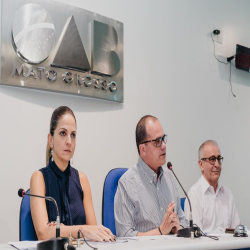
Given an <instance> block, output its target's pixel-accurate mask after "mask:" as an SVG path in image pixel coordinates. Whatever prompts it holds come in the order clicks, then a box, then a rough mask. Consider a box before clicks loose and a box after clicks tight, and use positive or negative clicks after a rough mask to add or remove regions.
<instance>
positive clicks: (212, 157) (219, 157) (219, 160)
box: [201, 155, 224, 165]
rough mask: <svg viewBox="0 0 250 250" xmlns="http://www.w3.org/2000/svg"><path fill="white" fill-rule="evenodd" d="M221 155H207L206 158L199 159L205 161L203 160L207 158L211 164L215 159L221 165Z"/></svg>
mask: <svg viewBox="0 0 250 250" xmlns="http://www.w3.org/2000/svg"><path fill="white" fill-rule="evenodd" d="M223 159H224V158H223V157H222V156H218V157H215V156H214V155H212V156H210V157H208V158H202V159H201V160H202V161H205V160H208V161H209V162H210V163H211V164H212V165H214V164H215V162H216V160H217V161H218V163H219V164H220V165H221V164H222V161H223Z"/></svg>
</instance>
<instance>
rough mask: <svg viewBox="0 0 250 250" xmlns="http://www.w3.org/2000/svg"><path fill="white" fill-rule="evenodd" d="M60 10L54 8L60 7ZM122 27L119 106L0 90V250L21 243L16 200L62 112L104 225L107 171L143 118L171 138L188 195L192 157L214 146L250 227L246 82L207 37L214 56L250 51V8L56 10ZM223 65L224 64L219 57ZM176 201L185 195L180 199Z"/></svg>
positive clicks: (249, 92)
mask: <svg viewBox="0 0 250 250" xmlns="http://www.w3.org/2000/svg"><path fill="white" fill-rule="evenodd" d="M58 1H59V0H58ZM60 2H63V3H69V4H71V5H74V6H77V7H81V8H84V9H87V10H90V11H93V12H96V13H99V14H101V15H104V16H107V17H110V18H113V19H116V20H119V21H121V22H123V23H124V31H125V32H124V41H125V45H124V55H125V56H124V58H125V59H124V65H125V68H124V72H125V77H124V79H125V90H124V92H125V102H124V104H117V103H111V102H104V101H99V100H94V99H87V98H79V97H75V96H69V95H61V94H54V93H48V92H40V91H32V90H24V89H19V88H11V87H5V86H0V114H1V123H0V142H1V144H0V152H1V168H0V171H1V174H0V187H1V190H2V192H1V193H2V198H1V205H0V225H1V232H0V243H3V242H7V241H10V240H18V227H19V223H18V219H19V206H20V198H18V197H17V190H18V188H20V187H23V188H25V189H26V188H28V187H29V180H30V176H31V174H32V172H34V171H35V170H37V169H39V168H42V167H44V166H45V148H46V138H47V133H48V131H49V120H50V116H51V114H52V111H53V110H54V109H55V108H56V107H58V106H60V105H68V106H69V107H70V108H72V110H73V111H74V112H75V115H76V119H77V126H78V134H77V147H76V152H75V155H74V159H73V166H74V167H76V168H77V169H79V170H80V171H83V172H84V173H85V174H86V175H87V176H88V178H89V181H90V184H91V188H92V194H93V200H94V207H95V212H96V216H97V219H98V223H101V204H102V188H103V181H104V178H105V176H106V174H107V173H108V171H109V170H110V169H112V168H116V167H130V166H132V165H133V164H134V163H135V162H136V161H137V150H136V146H135V135H134V134H135V126H136V124H137V122H138V120H139V119H140V118H141V117H142V116H143V115H146V114H152V115H155V116H157V117H158V118H159V120H160V121H161V123H162V125H163V128H164V130H165V132H166V133H167V134H168V136H169V137H168V142H167V161H171V162H172V163H173V166H174V169H175V172H176V174H177V175H178V177H179V179H180V180H181V182H182V183H183V186H184V187H185V188H186V189H187V190H188V189H189V188H190V187H191V185H192V184H193V183H195V182H196V181H197V179H198V178H199V176H200V171H199V169H198V165H197V150H198V147H199V146H200V144H201V143H202V142H203V141H205V140H207V139H215V140H217V141H218V143H219V145H220V147H221V152H222V155H223V156H224V157H225V161H224V164H223V172H222V176H221V179H222V181H223V183H224V184H226V185H227V186H228V187H230V189H231V190H232V193H233V195H234V197H235V201H236V205H237V208H238V211H239V214H240V217H241V220H242V223H243V224H246V225H247V226H248V227H250V218H249V216H248V211H249V210H250V201H249V198H248V191H247V190H248V189H249V187H248V183H249V176H250V170H249V168H248V165H249V157H250V154H249V148H250V116H249V107H250V74H248V73H246V72H242V71H239V70H236V69H235V67H234V63H233V65H232V83H233V91H234V93H235V95H236V96H237V97H236V98H234V97H232V95H231V93H230V85H229V82H228V78H229V65H222V64H219V63H218V62H217V61H216V60H215V59H214V57H213V44H212V42H211V38H210V34H211V31H212V29H214V28H220V29H222V30H223V44H222V45H220V44H216V50H217V52H218V54H219V55H220V56H231V55H233V54H234V53H235V45H236V43H239V44H242V45H245V46H247V47H250V32H249V28H250V16H249V9H250V2H249V1H237V0H234V1H228V0H224V1H223V0H221V1H217V0H215V1H200V0H197V1H190V0H189V1H177V0H173V1H166V0H162V1H160V0H157V1H152V0H137V1H132V0H109V1H108V0H106V1H103V0H99V1H98V0H71V1H68V0H61V1H60ZM220 58H221V59H223V57H220ZM181 194H182V193H181Z"/></svg>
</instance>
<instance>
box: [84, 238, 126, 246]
mask: <svg viewBox="0 0 250 250" xmlns="http://www.w3.org/2000/svg"><path fill="white" fill-rule="evenodd" d="M126 242H128V240H127V239H125V238H122V239H120V238H116V241H110V242H96V241H90V240H88V243H89V244H90V245H91V246H96V245H107V244H116V243H126Z"/></svg>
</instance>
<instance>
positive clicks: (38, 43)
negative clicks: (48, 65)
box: [12, 3, 55, 64]
mask: <svg viewBox="0 0 250 250" xmlns="http://www.w3.org/2000/svg"><path fill="white" fill-rule="evenodd" d="M54 41H55V27H54V24H53V21H52V19H51V17H50V15H49V13H48V12H47V11H46V10H45V9H44V8H43V7H42V6H40V5H38V4H32V3H30V4H25V5H24V6H22V7H21V8H20V9H19V10H18V11H17V12H16V14H15V18H14V21H13V26H12V43H13V47H14V49H15V51H16V53H17V55H18V56H19V57H20V58H21V59H22V60H23V61H24V62H26V63H29V64H40V63H42V62H43V61H45V60H46V59H47V58H48V56H49V54H50V52H51V50H52V48H53V46H54Z"/></svg>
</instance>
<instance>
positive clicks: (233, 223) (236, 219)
mask: <svg viewBox="0 0 250 250" xmlns="http://www.w3.org/2000/svg"><path fill="white" fill-rule="evenodd" d="M231 195H232V194H231ZM240 224H241V222H240V217H239V214H238V212H237V209H236V206H235V202H234V198H233V195H232V219H231V225H230V228H236V226H238V225H240Z"/></svg>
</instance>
